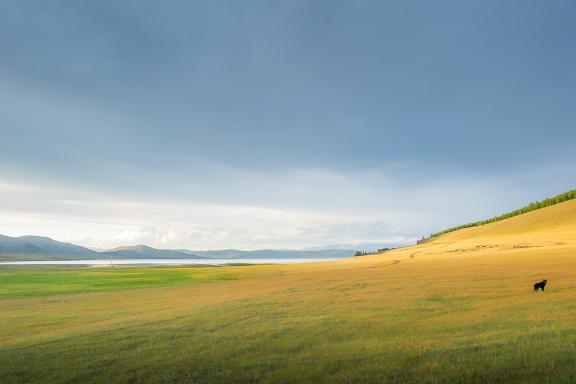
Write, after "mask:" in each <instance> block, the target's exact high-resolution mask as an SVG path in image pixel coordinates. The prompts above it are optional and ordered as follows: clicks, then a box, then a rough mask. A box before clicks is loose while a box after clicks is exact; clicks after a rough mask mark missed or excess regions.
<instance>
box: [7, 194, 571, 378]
mask: <svg viewBox="0 0 576 384" xmlns="http://www.w3.org/2000/svg"><path fill="white" fill-rule="evenodd" d="M143 270H145V271H146V273H142V275H141V281H140V283H139V284H137V285H134V286H132V285H128V286H126V285H122V284H121V283H122V282H123V281H124V280H125V279H134V278H138V274H139V273H141V272H138V271H143ZM170 270H173V271H177V273H178V274H179V275H178V276H180V275H182V276H180V277H178V278H177V279H176V278H175V279H174V280H170V282H168V283H166V284H165V285H163V284H162V283H161V282H159V283H158V282H157V283H155V284H154V286H152V287H147V285H146V281H147V280H146V279H147V278H149V276H151V275H155V274H162V273H170V272H167V271H170ZM27 273H28V274H29V273H30V272H27V271H25V270H14V269H4V270H0V277H2V276H3V279H4V280H5V281H8V280H7V276H8V275H9V274H10V276H11V277H10V278H11V279H12V280H10V281H12V282H13V283H10V284H12V285H11V286H8V285H9V284H5V287H3V289H4V294H3V295H2V294H1V292H0V383H2V384H8V383H180V382H191V383H228V382H230V383H255V382H264V383H318V382H330V383H359V382H374V383H383V382H397V383H448V382H450V383H452V382H454V383H498V382H515V383H562V382H564V383H574V382H576V200H572V201H569V202H565V203H562V204H558V205H555V206H552V207H548V208H544V209H540V210H537V211H534V212H530V213H527V214H524V215H520V216H517V217H513V218H510V219H507V220H504V221H501V222H497V223H493V224H489V225H485V226H482V227H475V228H469V229H464V230H460V231H457V232H452V233H449V234H446V235H443V236H441V237H439V238H437V239H435V240H434V241H431V242H428V243H426V244H422V245H418V246H411V247H406V248H402V249H398V250H394V251H390V252H387V253H384V254H381V255H375V256H365V257H356V258H352V259H347V260H342V261H338V262H330V263H316V264H303V265H288V266H287V265H261V266H242V267H227V268H192V267H191V268H125V269H124V268H118V269H114V270H106V271H103V270H100V271H99V270H96V269H84V270H80V269H79V270H74V271H72V272H70V273H74V274H75V278H76V279H77V280H78V284H79V285H77V286H71V287H64V288H62V289H55V287H53V286H51V284H56V283H54V282H52V283H50V281H48V282H46V283H44V285H42V284H39V283H38V282H37V281H36V283H34V281H32V280H30V281H31V282H29V281H28V280H27V279H28V277H27V276H28V275H26V274H27ZM35 273H40V274H42V273H46V274H50V273H52V274H55V273H65V272H59V271H54V270H42V271H40V272H38V271H36V272H35ZM66 273H68V272H66ZM98 273H101V274H103V276H104V275H105V276H106V278H107V279H110V278H112V279H113V280H116V281H117V282H118V287H116V286H115V284H114V283H111V284H110V286H106V287H104V288H103V289H102V290H98V291H94V292H86V291H85V289H84V288H86V287H84V288H83V287H82V279H83V276H86V278H87V279H88V276H89V278H90V279H94V276H97V275H94V274H98ZM18 274H21V276H22V278H21V279H20V280H18V276H20V275H18ZM36 278H38V277H37V276H36V277H35V279H36ZM543 278H546V279H548V285H547V286H546V292H544V293H541V292H540V293H533V291H532V285H533V284H534V283H535V282H537V281H540V280H541V279H543ZM54 281H60V283H58V284H62V283H61V280H58V279H57V280H54ZM90 281H92V280H90ZM29 284H36V285H35V286H34V289H30V286H29ZM115 287H116V288H115Z"/></svg>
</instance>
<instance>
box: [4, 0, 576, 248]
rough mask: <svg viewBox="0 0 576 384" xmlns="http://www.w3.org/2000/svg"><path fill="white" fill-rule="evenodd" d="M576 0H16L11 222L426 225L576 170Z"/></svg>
mask: <svg viewBox="0 0 576 384" xmlns="http://www.w3.org/2000/svg"><path fill="white" fill-rule="evenodd" d="M575 14H576V4H575V3H574V2H572V1H552V2H542V1H436V2H433V3H431V2H426V1H354V2H352V1H282V2H281V1H242V2H238V1H209V2H208V1H207V2H188V1H162V2H160V1H122V2H119V1H106V0H103V1H98V2H93V1H50V2H46V1H26V0H22V1H18V2H4V3H2V4H0V134H1V137H2V146H1V150H0V215H1V217H2V220H1V221H0V233H4V234H9V235H23V234H30V233H34V234H43V235H48V236H52V237H55V238H57V239H60V240H67V241H74V242H77V243H80V244H84V245H89V246H95V247H111V246H115V245H122V244H131V243H147V244H150V245H154V246H162V247H168V248H177V247H185V248H192V249H206V248H228V247H237V248H245V249H257V248H304V247H316V246H324V245H335V244H352V245H355V246H360V245H361V244H364V243H378V244H395V243H403V242H410V241H413V240H414V239H416V238H418V237H421V236H422V235H426V234H427V233H429V232H431V231H435V230H438V229H441V228H443V227H445V226H449V225H454V224H460V223H462V222H466V221H470V220H475V219H480V218H484V217H487V216H491V215H494V214H497V213H500V212H502V211H504V210H508V209H513V208H516V207H517V206H519V205H523V204H525V203H527V202H530V201H532V200H535V199H541V198H544V197H547V196H550V195H554V194H557V193H560V192H563V191H565V190H568V189H571V188H574V184H573V180H574V177H575V176H576V167H575V166H576V160H575V159H574V150H573V148H574V143H575V142H576V129H574V126H575V123H576V114H574V103H575V102H576V97H575V96H576V91H575V90H576V71H574V68H576V49H574V48H575V44H574V43H575V41H576V38H575V36H576V25H575V24H574V23H573V19H574V15H575Z"/></svg>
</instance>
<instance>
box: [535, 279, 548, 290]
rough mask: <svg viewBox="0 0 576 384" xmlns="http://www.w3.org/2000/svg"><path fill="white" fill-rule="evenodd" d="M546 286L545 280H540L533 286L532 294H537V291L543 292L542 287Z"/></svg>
mask: <svg viewBox="0 0 576 384" xmlns="http://www.w3.org/2000/svg"><path fill="white" fill-rule="evenodd" d="M545 286H546V279H544V280H542V281H541V282H539V283H536V284H534V292H538V290H539V289H541V290H542V292H544V287H545Z"/></svg>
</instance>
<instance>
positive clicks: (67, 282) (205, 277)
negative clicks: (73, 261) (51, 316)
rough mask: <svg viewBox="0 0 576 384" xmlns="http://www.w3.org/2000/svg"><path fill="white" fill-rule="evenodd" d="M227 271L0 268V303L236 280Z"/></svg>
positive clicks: (237, 273) (232, 272)
mask: <svg viewBox="0 0 576 384" xmlns="http://www.w3.org/2000/svg"><path fill="white" fill-rule="evenodd" d="M243 275H246V273H245V272H243V271H241V270H239V269H234V270H231V269H229V268H224V267H202V266H195V267H186V268H179V267H135V268H20V269H19V268H0V299H3V298H17V297H32V296H48V295H57V294H67V295H70V294H76V293H85V292H102V291H118V290H125V289H135V288H151V287H162V286H169V285H179V284H200V283H207V282H213V281H220V280H235V279H238V278H240V277H241V276H243Z"/></svg>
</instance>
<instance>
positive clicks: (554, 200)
mask: <svg viewBox="0 0 576 384" xmlns="http://www.w3.org/2000/svg"><path fill="white" fill-rule="evenodd" d="M573 199H576V189H573V190H571V191H568V192H565V193H562V194H560V195H558V196H554V197H551V198H548V199H544V200H542V201H535V202H533V203H530V204H528V205H526V206H525V207H522V208H520V209H517V210H515V211H512V212H508V213H505V214H503V215H499V216H495V217H492V218H490V219H487V220H480V221H476V222H474V223H468V224H463V225H459V226H456V227H451V228H448V229H445V230H443V231H440V232H436V233H433V234H431V235H430V236H428V237H423V238H422V239H420V240H418V241H417V244H422V243H425V242H426V241H429V240H431V239H433V238H436V237H438V236H441V235H444V234H446V233H449V232H454V231H457V230H459V229H464V228H471V227H478V226H481V225H484V224H490V223H494V222H497V221H500V220H504V219H508V218H510V217H514V216H518V215H522V214H524V213H528V212H531V211H535V210H537V209H540V208H545V207H549V206H551V205H555V204H559V203H563V202H565V201H568V200H573Z"/></svg>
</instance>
